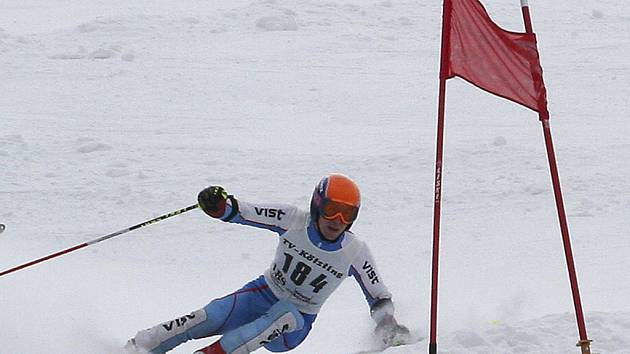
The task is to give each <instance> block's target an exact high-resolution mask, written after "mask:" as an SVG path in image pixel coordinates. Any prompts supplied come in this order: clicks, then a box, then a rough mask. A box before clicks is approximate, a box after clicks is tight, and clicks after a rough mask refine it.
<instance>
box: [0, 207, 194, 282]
mask: <svg viewBox="0 0 630 354" xmlns="http://www.w3.org/2000/svg"><path fill="white" fill-rule="evenodd" d="M198 207H199V205H198V204H195V205H191V206H188V207H186V208H183V209H179V210H176V211H173V212H170V213H168V214H164V215H161V216H158V217H157V218H154V219H151V220H147V221H145V222H142V223H140V224H137V225H134V226H131V227H128V228H126V229H123V230H120V231H116V232H112V233H111V234H108V235H105V236H101V237H99V238H97V239H94V240H92V241H88V242H85V243H82V244H79V245H76V246H73V247H70V248H67V249H65V250H61V251H59V252H55V253H53V254H49V255H48V256H45V257H42V258H38V259H35V260H33V261H30V262H28V263H24V264H22V265H19V266H17V267H14V268H11V269H7V270H4V271H2V272H0V277H1V276H3V275H6V274H9V273H13V272H16V271H18V270H20V269H24V268H28V267H30V266H32V265H35V264H38V263H41V262H43V261H47V260H49V259H52V258H56V257H59V256H63V255H64V254H68V253H70V252H74V251H76V250H79V249H81V248H84V247H87V246H91V245H93V244H95V243H99V242H102V241H105V240H109V239H110V238H113V237H116V236H119V235H122V234H125V233H127V232H129V231H133V230H137V229H139V228H141V227H143V226H147V225H151V224H155V223H157V222H159V221H162V220H164V219H168V218H170V217H172V216H176V215H179V214H183V213H185V212H187V211H190V210H193V209H196V208H198Z"/></svg>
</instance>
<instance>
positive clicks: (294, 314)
mask: <svg viewBox="0 0 630 354" xmlns="http://www.w3.org/2000/svg"><path fill="white" fill-rule="evenodd" d="M287 314H290V317H291V320H290V321H289V322H288V324H289V325H290V328H288V330H287V332H293V331H296V330H299V329H302V327H304V317H303V316H302V313H301V312H300V311H299V310H298V309H297V307H295V305H293V304H292V303H290V302H288V301H285V300H280V301H278V302H276V303H275V305H273V306H272V307H271V308H270V309H269V312H268V316H269V317H272V318H276V317H282V316H284V315H287Z"/></svg>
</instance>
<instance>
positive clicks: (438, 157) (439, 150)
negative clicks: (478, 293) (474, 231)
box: [429, 0, 452, 354]
mask: <svg viewBox="0 0 630 354" xmlns="http://www.w3.org/2000/svg"><path fill="white" fill-rule="evenodd" d="M451 9H452V6H451V0H445V1H444V4H443V10H442V47H441V58H440V86H439V98H438V121H437V131H436V138H435V181H434V182H435V185H434V187H435V189H434V193H435V194H434V198H433V252H432V261H431V319H430V327H431V328H430V330H429V332H430V333H429V337H430V338H429V354H437V328H438V325H437V320H438V283H439V265H440V261H439V259H440V220H441V210H442V174H443V154H444V114H445V110H446V79H447V77H446V74H445V72H444V70H445V69H446V60H447V58H448V57H449V56H450V53H448V50H449V48H450V32H449V31H447V29H448V28H450V26H451Z"/></svg>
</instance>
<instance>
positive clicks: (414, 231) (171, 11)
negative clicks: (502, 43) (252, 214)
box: [0, 0, 630, 354]
mask: <svg viewBox="0 0 630 354" xmlns="http://www.w3.org/2000/svg"><path fill="white" fill-rule="evenodd" d="M483 2H484V4H485V5H486V8H487V9H488V11H489V13H490V15H491V16H492V17H493V19H494V20H495V21H496V22H497V23H499V24H500V25H501V26H503V27H504V28H506V29H509V30H514V31H522V29H523V25H522V17H521V12H520V4H519V1H517V0H485V1H483ZM441 6H442V5H441V1H430V2H429V1H396V0H385V1H375V2H371V1H358V0H347V1H336V0H332V1H320V0H294V1H288V0H268V1H252V0H231V1H226V0H222V1H219V0H214V1H201V0H197V1H193V0H182V1H165V0H155V1H131V2H130V1H122V0H111V1H102V0H82V1H78V0H46V1H44V0H20V1H17V0H13V1H11V0H9V1H1V2H0V68H1V70H0V166H1V167H0V222H1V223H4V224H6V225H7V229H6V231H5V232H4V233H2V234H0V270H5V269H8V268H10V267H13V266H16V265H18V264H22V263H25V262H27V261H30V260H32V259H35V258H38V257H41V256H44V255H47V254H50V253H53V252H55V251H58V250H61V249H64V248H67V247H70V246H73V245H76V244H80V243H83V242H86V241H89V240H92V239H95V238H97V237H100V236H102V235H105V234H108V233H111V232H114V231H117V230H120V229H124V228H126V227H129V226H132V225H135V224H137V223H139V222H142V221H144V220H147V219H150V218H152V217H155V216H158V215H161V214H164V213H167V212H170V211H173V210H177V209H180V208H183V207H186V206H188V205H190V204H194V203H195V202H196V195H197V193H198V192H199V191H200V190H201V189H202V188H204V187H206V186H208V185H211V184H220V185H223V186H225V187H226V189H227V190H228V191H229V192H230V193H233V194H235V195H236V196H237V197H239V198H241V199H243V200H250V201H270V202H285V203H292V204H296V205H300V206H302V207H303V208H307V206H308V201H309V197H310V194H311V192H312V189H313V187H314V185H315V183H316V182H317V181H318V180H319V178H321V176H323V175H325V174H327V173H329V172H334V171H339V172H342V173H345V174H347V175H349V176H351V177H353V178H354V179H355V180H356V181H357V182H358V183H359V185H360V186H361V188H362V192H363V207H362V209H361V212H360V215H359V219H358V221H357V222H356V224H355V225H354V226H353V230H354V231H355V232H356V233H357V234H358V235H359V237H361V238H363V239H364V240H365V241H366V242H367V243H368V244H369V245H370V246H371V248H372V250H373V253H374V254H375V257H376V261H377V263H378V265H379V268H380V271H381V273H382V277H383V278H384V279H385V281H386V283H387V284H388V286H389V288H390V290H391V291H392V292H393V294H394V299H395V303H396V307H397V314H398V318H399V320H400V321H401V322H402V323H404V324H406V325H407V326H409V328H410V329H412V331H413V333H414V334H415V335H416V336H418V337H419V336H425V337H426V336H428V323H429V300H430V298H429V294H430V269H431V267H430V263H431V244H432V241H431V238H432V213H433V212H432V210H433V202H432V201H433V176H434V159H435V127H436V116H437V113H436V112H437V88H438V68H439V49H440V29H441V13H442V7H441ZM530 8H531V13H532V19H533V25H534V31H535V32H536V33H537V34H538V38H539V50H540V54H541V60H542V66H543V69H544V75H545V81H546V84H547V89H548V96H549V104H550V106H549V108H550V112H551V115H552V118H551V119H552V120H551V127H552V133H553V137H554V143H555V146H556V153H557V158H558V166H559V169H560V177H561V181H562V187H563V192H564V200H565V203H566V209H567V214H568V218H569V227H570V230H571V237H572V242H573V251H574V255H575V262H576V267H577V272H578V278H579V284H580V290H581V294H582V301H583V305H584V310H585V315H586V323H587V329H588V333H589V338H591V339H593V340H594V341H595V342H594V343H593V352H594V353H601V354H603V353H630V304H629V303H628V301H629V300H630V276H629V275H628V274H629V269H630V258H629V255H630V240H628V236H629V235H628V230H629V229H630V221H629V220H630V218H628V211H629V210H630V200H629V198H628V197H629V195H630V183H629V182H628V172H629V171H630V166H629V165H628V161H629V159H630V142H629V139H628V137H627V136H628V134H629V133H630V131H629V129H628V126H629V123H628V119H629V118H630V107H629V103H628V102H629V100H628V96H629V94H630V90H629V87H630V85H629V83H628V82H629V81H630V64H629V63H630V62H629V59H628V57H629V56H630V39H629V38H630V37H628V32H630V10H629V8H628V6H627V4H626V3H625V2H624V1H612V0H577V1H573V2H568V3H567V2H563V1H536V0H532V1H530ZM447 98H448V104H447V112H446V140H445V144H446V145H445V157H444V158H445V165H444V166H445V167H444V173H445V175H444V184H443V192H444V194H443V198H444V203H443V214H442V215H443V224H442V244H441V246H442V247H441V268H440V271H441V277H440V312H439V338H438V349H439V353H443V354H447V353H450V354H456V353H457V354H459V353H462V354H463V353H497V354H503V353H551V354H555V353H579V348H576V347H575V343H576V342H577V340H578V333H577V327H576V321H575V318H574V311H573V303H572V300H571V291H570V286H569V281H568V276H567V271H566V263H565V259H564V253H563V249H562V241H561V235H560V231H559V226H558V220H557V214H556V210H555V204H554V199H553V193H552V189H551V182H550V176H549V168H548V163H547V157H546V154H545V149H544V141H543V137H542V130H541V126H540V123H539V121H538V119H537V115H536V113H534V112H532V111H529V110H527V109H525V108H522V107H520V106H518V105H516V104H514V103H510V102H508V101H506V100H503V99H500V98H497V97H494V96H491V95H489V94H487V93H485V92H482V91H480V90H479V89H477V88H475V87H473V86H471V85H469V84H467V83H465V82H463V81H461V80H457V79H456V80H450V81H449V83H448V90H447ZM276 240H277V238H276V236H275V235H274V234H272V233H270V232H265V231H261V230H256V229H253V228H248V227H245V226H238V225H230V224H224V223H221V222H217V221H215V220H211V219H210V218H208V217H206V216H205V215H204V214H203V213H202V212H200V211H199V210H195V211H191V212H189V213H186V214H184V215H180V216H177V217H174V218H172V219H168V220H165V221H162V222H160V223H158V224H155V225H151V226H147V227H144V228H141V229H139V230H136V231H133V232H131V233H128V234H125V235H122V236H119V237H117V238H114V239H111V240H108V241H106V242H103V243H99V244H97V245H94V246H91V247H88V248H86V249H83V250H80V251H77V252H74V253H71V254H68V255H66V256H63V257H61V258H57V259H55V260H51V261H48V262H45V263H42V264H39V265H36V266H33V267H31V268H28V269H24V270H21V271H19V272H15V273H12V274H10V275H6V276H4V277H2V278H0V321H1V323H2V330H0V353H1V354H51V353H52V354H84V353H85V354H87V353H90V354H94V353H99V354H101V353H107V354H111V353H118V352H119V348H120V347H121V346H122V345H123V344H124V342H125V341H126V340H127V339H128V338H129V337H131V336H133V335H134V334H135V332H136V331H137V330H139V329H142V328H146V327H149V326H152V325H154V324H156V323H158V322H161V321H164V320H168V319H171V318H173V317H176V316H181V315H183V314H186V313H188V312H190V311H192V310H195V309H197V308H200V307H202V306H203V305H205V304H206V303H207V302H208V301H210V300H211V299H212V298H214V297H218V296H222V295H224V294H227V293H229V292H231V291H233V290H235V289H238V288H239V287H240V286H241V285H243V284H244V283H246V282H247V281H249V280H250V279H253V278H255V277H257V276H258V275H259V274H260V273H261V272H262V271H263V270H264V269H265V267H267V266H268V265H269V263H270V262H271V258H272V254H273V251H274V249H275V245H276V242H277V241H276ZM372 329H373V324H372V321H371V319H370V317H369V314H368V308H367V306H366V304H365V301H364V299H363V296H362V294H361V292H360V290H359V289H358V286H357V285H356V284H355V282H354V281H352V280H348V281H346V282H345V283H344V284H343V285H342V286H341V287H340V288H339V290H338V291H337V292H336V293H335V294H333V296H332V297H331V298H330V300H329V302H328V303H327V304H326V305H325V306H324V308H323V310H322V312H321V313H320V315H319V317H318V319H317V321H316V323H315V327H314V329H313V330H312V332H311V334H310V336H309V337H308V338H307V340H306V341H305V342H304V343H303V344H302V345H301V346H300V347H298V348H297V349H296V350H294V351H293V352H294V353H296V354H297V353H303V354H304V353H308V354H313V353H315V354H320V353H329V354H338V353H344V354H345V353H355V352H360V351H365V350H369V349H370V348H374V347H375V345H376V344H375V341H374V339H373V338H372V337H371V333H372ZM212 340H214V339H207V340H201V341H195V342H192V343H186V344H185V345H182V346H181V347H178V348H177V349H176V350H174V351H173V353H175V354H178V353H179V354H181V353H190V352H192V351H193V350H194V349H196V348H199V347H201V346H204V345H207V344H209V343H210V342H211V341H212ZM261 351H264V350H261ZM386 352H387V353H395V354H401V353H426V352H427V340H426V339H425V340H423V341H421V342H419V343H417V344H414V345H411V346H407V347H400V348H392V349H389V350H387V351H386Z"/></svg>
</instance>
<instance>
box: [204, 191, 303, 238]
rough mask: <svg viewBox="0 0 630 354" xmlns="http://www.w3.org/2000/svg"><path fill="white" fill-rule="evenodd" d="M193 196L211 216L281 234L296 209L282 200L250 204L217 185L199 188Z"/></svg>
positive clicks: (296, 212)
mask: <svg viewBox="0 0 630 354" xmlns="http://www.w3.org/2000/svg"><path fill="white" fill-rule="evenodd" d="M197 200H198V202H199V206H200V207H201V209H202V210H203V211H204V212H205V213H206V214H208V215H210V216H212V217H213V218H217V219H220V220H222V221H225V222H230V223H236V224H242V225H248V226H253V227H257V228H262V229H265V230H270V231H274V232H276V233H278V234H280V235H282V234H283V233H284V232H285V231H287V230H288V229H289V227H290V226H291V225H292V224H293V222H294V220H295V218H296V215H297V214H298V209H297V208H296V207H294V206H291V205H286V204H253V203H248V202H243V201H239V200H237V199H236V198H235V197H234V196H233V195H228V194H227V192H226V191H225V190H224V189H223V187H220V186H211V187H208V188H206V189H204V190H202V191H201V192H200V193H199V195H198V197H197Z"/></svg>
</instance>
